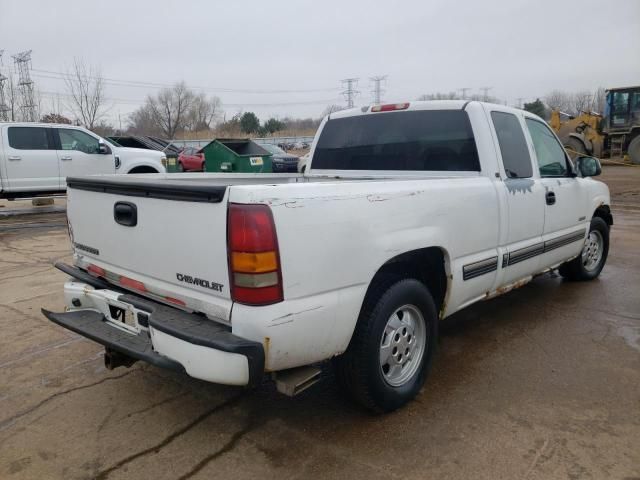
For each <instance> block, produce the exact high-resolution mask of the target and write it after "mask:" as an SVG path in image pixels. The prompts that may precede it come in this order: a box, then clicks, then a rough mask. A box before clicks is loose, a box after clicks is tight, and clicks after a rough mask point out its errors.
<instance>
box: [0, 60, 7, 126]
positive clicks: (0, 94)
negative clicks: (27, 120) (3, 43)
mask: <svg viewBox="0 0 640 480" xmlns="http://www.w3.org/2000/svg"><path fill="white" fill-rule="evenodd" d="M3 53H4V50H0V65H2V54H3ZM6 81H7V77H5V76H4V75H3V74H2V72H1V71H0V122H6V121H7V120H9V106H8V105H7V99H6V96H5V92H4V84H5V82H6Z"/></svg>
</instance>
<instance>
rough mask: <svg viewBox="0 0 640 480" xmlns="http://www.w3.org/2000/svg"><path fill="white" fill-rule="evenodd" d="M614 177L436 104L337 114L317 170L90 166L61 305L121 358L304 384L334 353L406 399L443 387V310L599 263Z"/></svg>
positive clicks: (512, 115)
mask: <svg viewBox="0 0 640 480" xmlns="http://www.w3.org/2000/svg"><path fill="white" fill-rule="evenodd" d="M599 173H600V164H599V162H598V160H597V159H595V158H591V157H581V158H578V159H577V161H576V165H575V166H574V165H573V164H572V162H571V161H570V159H569V158H568V156H567V154H566V152H565V151H564V149H563V147H562V144H561V143H560V142H559V141H558V139H557V137H556V136H555V135H554V133H553V132H552V131H551V130H550V129H549V127H548V126H547V124H546V123H545V122H544V121H542V120H541V119H540V118H538V117H536V116H535V115H532V114H530V113H527V112H525V111H522V110H517V109H512V108H507V107H503V106H499V105H492V104H485V103H480V102H466V103H465V102H461V101H434V102H412V103H411V104H409V103H401V104H392V105H378V106H373V107H362V108H361V109H360V108H358V109H352V110H346V111H341V112H338V113H333V114H331V115H330V116H328V117H326V118H325V119H324V120H323V122H322V124H321V125H320V128H319V130H318V133H317V135H316V138H315V140H314V142H313V145H312V148H311V161H310V164H309V168H308V170H307V171H306V173H305V174H304V175H300V174H290V175H273V174H259V175H235V174H182V175H180V176H175V175H147V176H135V175H134V176H132V175H128V176H126V177H124V176H123V177H116V176H107V177H102V178H97V177H94V178H71V179H68V185H69V193H68V218H69V234H70V237H71V241H72V244H73V248H74V265H58V268H60V269H61V270H63V271H64V272H66V273H68V274H69V275H70V277H71V278H70V280H69V281H68V282H67V283H66V284H65V287H64V296H65V301H66V305H67V307H68V309H67V310H68V311H67V312H65V313H52V312H50V311H44V310H43V312H44V314H45V315H46V316H47V318H49V319H50V320H51V321H53V322H55V323H58V324H60V325H62V326H63V327H66V328H68V329H70V330H72V331H74V332H78V333H80V334H81V335H84V336H86V337H88V338H90V339H93V340H95V341H97V342H99V343H101V344H103V345H105V346H106V355H105V361H106V364H107V366H109V367H115V366H118V365H130V364H131V363H133V362H134V361H135V360H137V359H142V360H145V361H148V362H150V363H152V364H155V365H159V366H163V367H168V368H173V369H175V370H178V371H182V372H186V373H187V374H188V375H190V376H192V377H195V378H199V379H203V380H207V381H210V382H216V383H221V384H230V385H256V384H258V383H259V382H260V381H261V380H262V378H263V374H264V373H265V372H271V373H272V375H273V377H275V380H276V384H277V385H278V388H279V389H280V390H281V391H283V392H285V393H289V394H295V393H296V392H297V391H299V390H301V389H303V388H305V387H306V386H308V385H309V384H311V383H313V382H314V381H315V380H316V378H317V374H318V371H319V367H320V366H321V365H322V362H323V361H325V360H328V359H332V358H333V359H334V360H335V362H334V363H335V366H336V371H337V378H338V380H339V381H340V382H341V383H342V384H343V385H344V387H345V388H346V389H347V391H348V392H350V393H351V394H352V396H353V397H354V398H355V399H356V400H357V401H359V402H360V403H361V404H363V405H364V406H366V407H368V408H370V409H372V410H375V411H390V410H393V409H395V408H398V407H399V406H401V405H403V404H404V403H406V402H407V401H409V400H410V399H411V398H413V397H414V396H415V395H416V393H417V392H418V391H419V389H420V388H421V386H422V385H423V383H424V381H425V377H426V374H427V372H428V369H429V365H430V364H431V361H432V358H433V354H434V350H435V348H436V340H437V334H438V323H439V321H440V320H442V319H444V318H445V317H447V316H449V315H451V314H453V313H454V312H457V311H458V310H460V309H462V308H464V307H466V306H468V305H470V304H472V303H474V302H477V301H479V300H485V299H490V298H492V297H494V296H496V295H499V294H502V293H504V292H507V291H509V290H511V289H513V288H515V287H519V286H521V285H523V284H525V283H526V282H528V281H529V280H531V279H532V278H533V277H534V276H536V275H539V274H541V273H543V272H548V271H550V270H552V269H556V268H559V270H560V273H561V274H562V275H563V276H564V277H566V278H567V279H571V280H590V279H593V278H595V277H597V276H598V274H599V273H600V271H601V269H602V268H603V265H604V263H605V261H606V258H607V253H608V246H609V227H610V226H611V224H612V223H613V220H612V216H611V212H610V208H609V191H608V189H607V187H606V185H604V184H603V183H601V182H598V181H596V180H593V179H592V178H591V177H593V176H596V175H598V174H599ZM559 288H562V287H559Z"/></svg>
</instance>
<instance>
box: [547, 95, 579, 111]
mask: <svg viewBox="0 0 640 480" xmlns="http://www.w3.org/2000/svg"><path fill="white" fill-rule="evenodd" d="M544 103H546V104H547V105H548V106H549V108H551V109H552V110H560V111H562V112H567V113H571V112H570V110H571V103H572V102H571V95H569V94H568V93H567V92H564V91H562V90H553V91H551V92H549V94H547V96H546V97H544Z"/></svg>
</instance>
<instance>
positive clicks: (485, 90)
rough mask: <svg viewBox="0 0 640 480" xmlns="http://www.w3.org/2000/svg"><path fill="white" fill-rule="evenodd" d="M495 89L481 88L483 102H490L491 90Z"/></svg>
mask: <svg viewBox="0 0 640 480" xmlns="http://www.w3.org/2000/svg"><path fill="white" fill-rule="evenodd" d="M492 88H493V87H480V90H482V92H483V93H482V101H483V102H488V101H489V90H491V89H492Z"/></svg>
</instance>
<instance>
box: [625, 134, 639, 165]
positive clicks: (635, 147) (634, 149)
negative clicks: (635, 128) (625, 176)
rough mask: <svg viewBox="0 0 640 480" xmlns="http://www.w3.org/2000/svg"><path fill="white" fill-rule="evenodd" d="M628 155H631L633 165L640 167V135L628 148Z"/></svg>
mask: <svg viewBox="0 0 640 480" xmlns="http://www.w3.org/2000/svg"><path fill="white" fill-rule="evenodd" d="M627 154H629V160H631V163H633V164H634V165H640V135H636V138H634V139H633V140H631V142H630V143H629V148H627Z"/></svg>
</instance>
